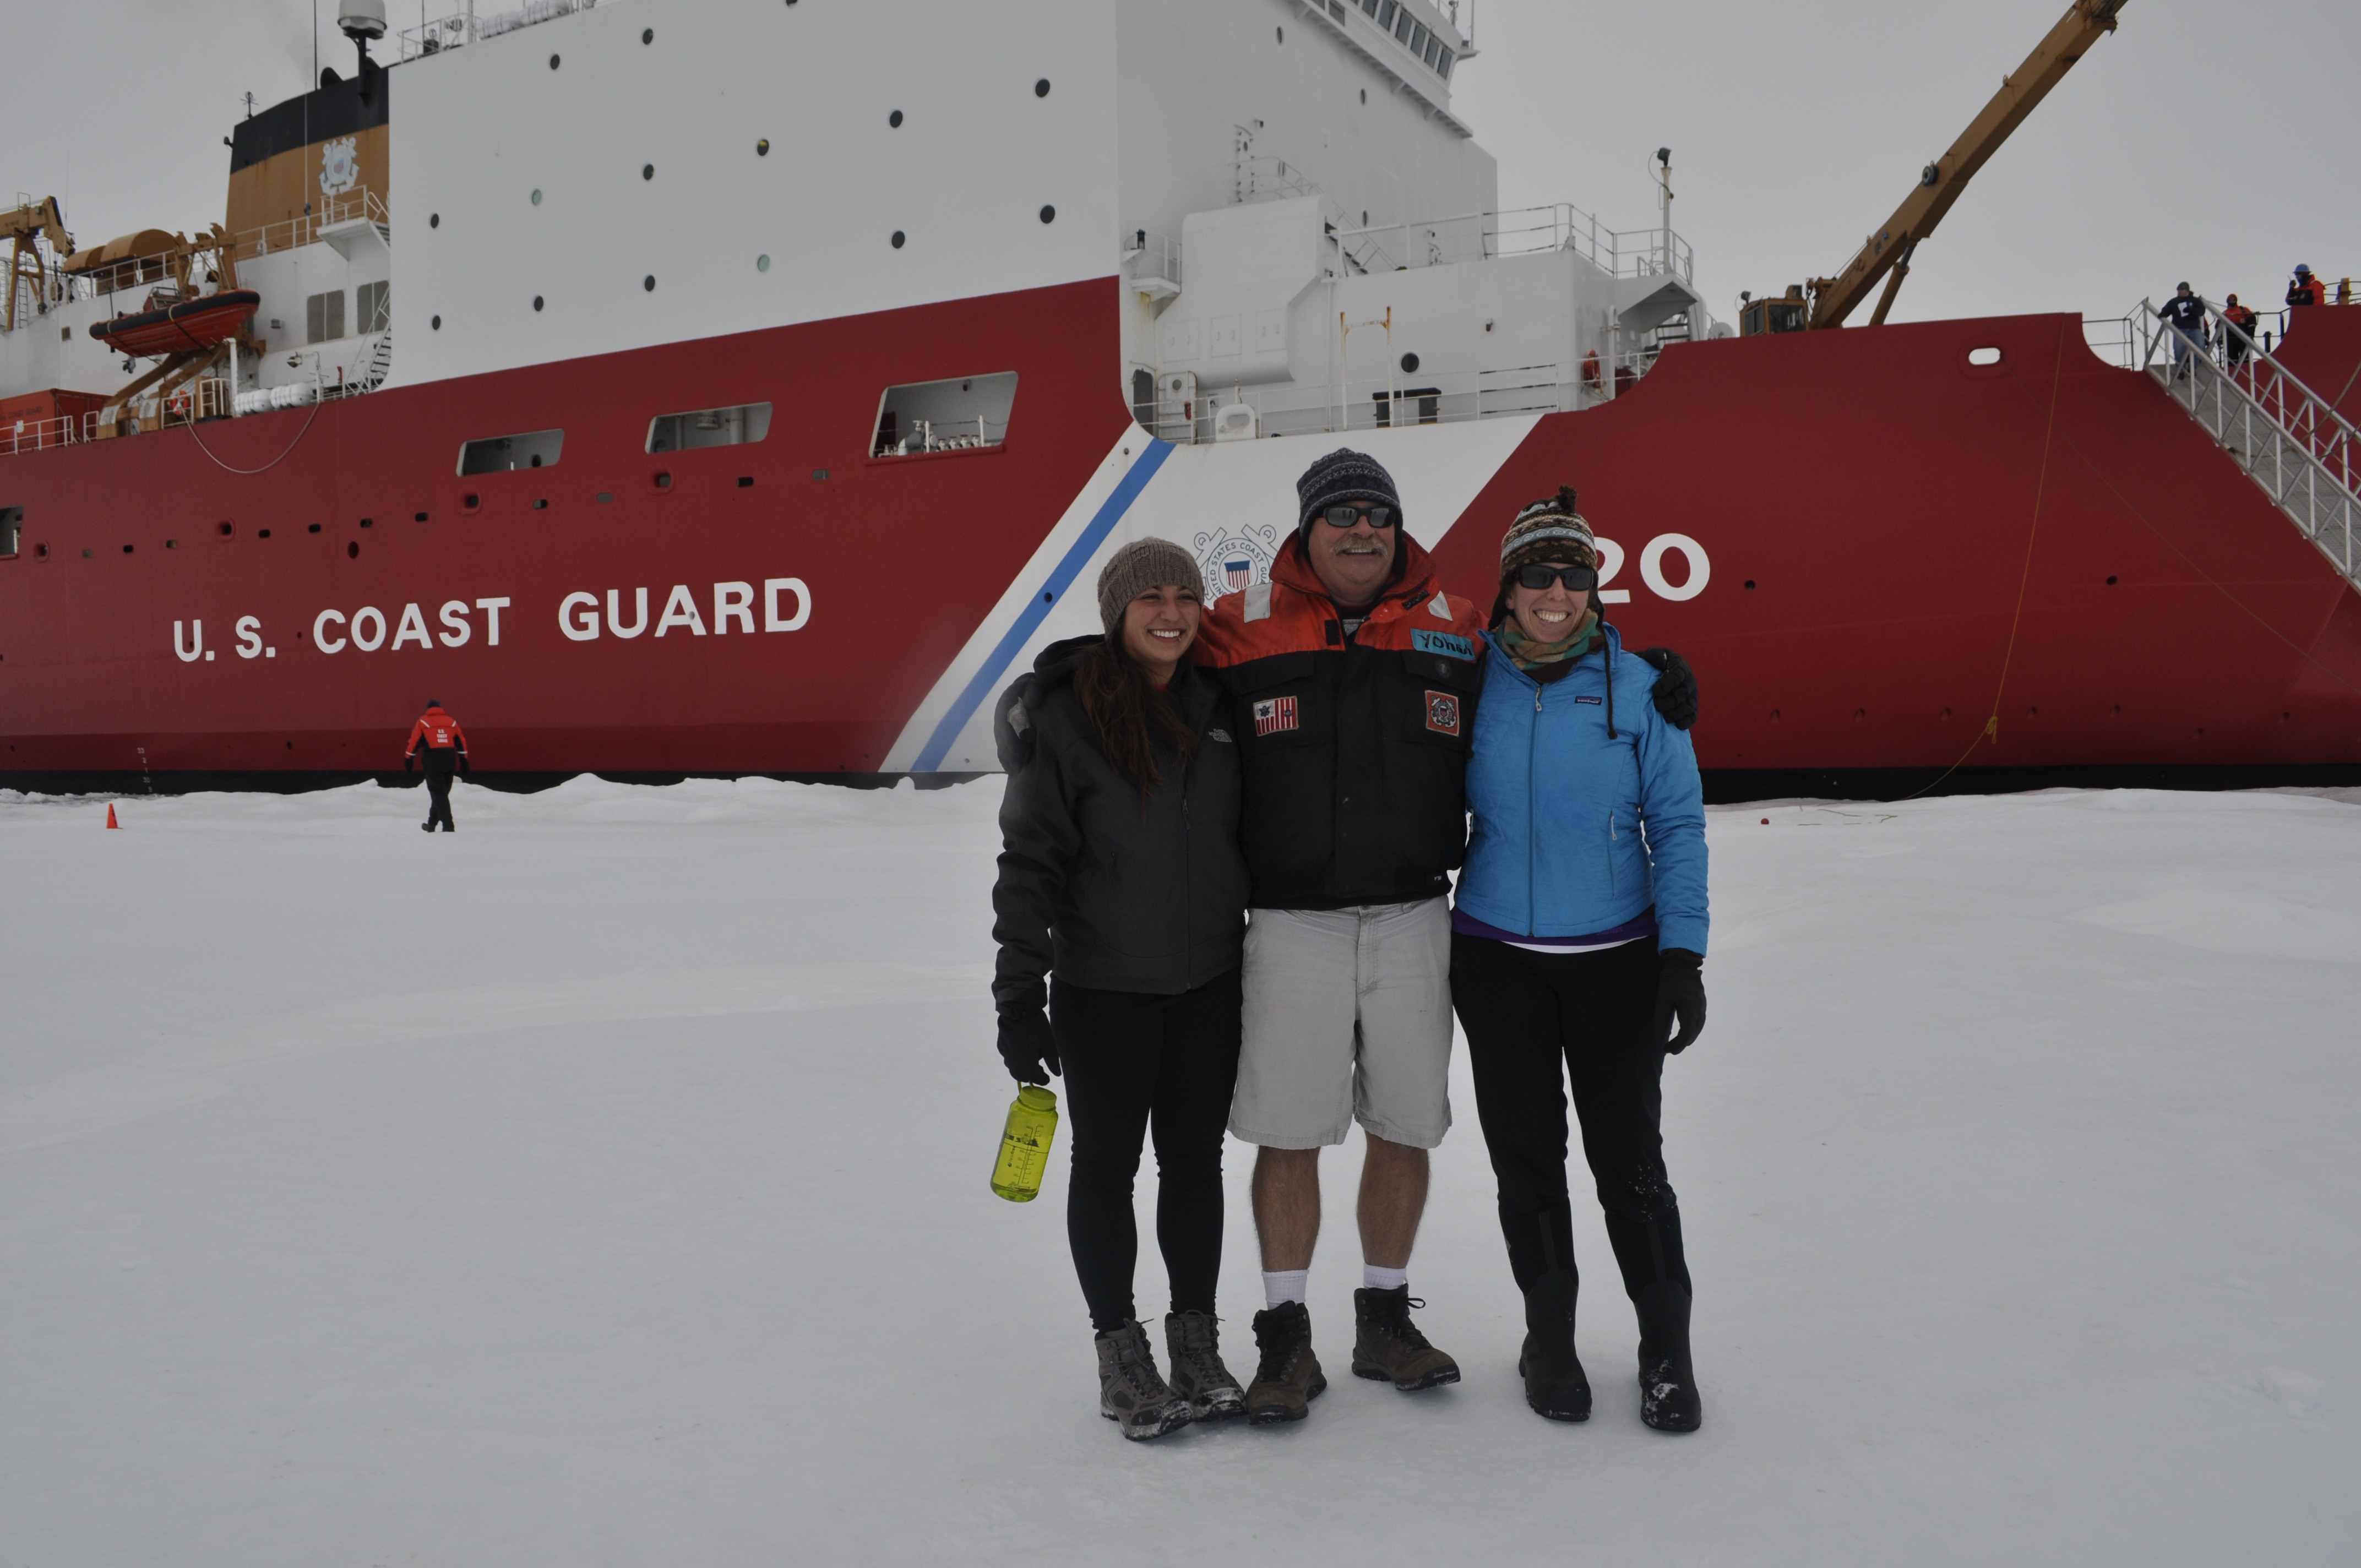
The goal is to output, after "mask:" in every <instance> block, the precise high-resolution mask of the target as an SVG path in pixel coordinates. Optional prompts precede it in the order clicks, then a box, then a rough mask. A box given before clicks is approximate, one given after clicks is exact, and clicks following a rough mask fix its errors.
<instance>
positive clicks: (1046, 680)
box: [1033, 632, 1106, 687]
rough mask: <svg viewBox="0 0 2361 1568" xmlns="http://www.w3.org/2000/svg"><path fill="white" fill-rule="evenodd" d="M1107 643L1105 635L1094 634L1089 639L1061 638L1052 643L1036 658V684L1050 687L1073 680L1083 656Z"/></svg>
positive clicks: (1034, 669)
mask: <svg viewBox="0 0 2361 1568" xmlns="http://www.w3.org/2000/svg"><path fill="white" fill-rule="evenodd" d="M1104 641H1106V635H1105V633H1104V632H1093V633H1092V634H1091V635H1089V636H1087V637H1066V638H1060V640H1059V641H1055V642H1052V643H1050V644H1049V646H1048V647H1047V648H1044V649H1042V650H1041V652H1039V653H1038V654H1037V655H1035V657H1034V660H1033V678H1034V681H1035V683H1036V684H1037V685H1041V686H1043V687H1049V686H1055V685H1064V684H1065V683H1066V682H1068V681H1071V680H1072V679H1073V678H1074V671H1075V670H1077V669H1078V668H1080V667H1081V665H1082V655H1083V654H1085V653H1087V652H1090V651H1091V650H1092V649H1093V648H1095V647H1097V646H1098V645H1099V644H1100V643H1102V642H1104Z"/></svg>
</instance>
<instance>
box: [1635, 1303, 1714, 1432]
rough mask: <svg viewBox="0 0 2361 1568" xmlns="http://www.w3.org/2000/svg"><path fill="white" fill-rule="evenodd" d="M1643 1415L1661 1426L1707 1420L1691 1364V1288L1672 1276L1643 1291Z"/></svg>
mask: <svg viewBox="0 0 2361 1568" xmlns="http://www.w3.org/2000/svg"><path fill="white" fill-rule="evenodd" d="M1633 1305H1634V1306H1636V1307H1638V1308H1639V1310H1640V1419H1641V1420H1643V1421H1645V1422H1647V1423H1648V1424H1649V1425H1650V1426H1652V1427H1653V1428H1655V1429H1656V1430H1657V1431H1697V1426H1698V1424H1699V1423H1700V1422H1702V1421H1703V1420H1704V1419H1705V1406H1704V1404H1703V1402H1702V1401H1701V1400H1699V1398H1697V1372H1696V1370H1695V1368H1693V1367H1692V1366H1691V1365H1689V1293H1688V1292H1687V1291H1686V1290H1684V1289H1682V1288H1680V1286H1679V1285H1678V1284H1676V1283H1675V1282H1674V1281H1672V1280H1670V1279H1659V1280H1657V1281H1656V1282H1655V1283H1654V1284H1653V1285H1650V1286H1648V1287H1647V1288H1645V1289H1643V1290H1642V1291H1641V1292H1640V1295H1639V1299H1637V1300H1636V1301H1635V1302H1634V1303H1633Z"/></svg>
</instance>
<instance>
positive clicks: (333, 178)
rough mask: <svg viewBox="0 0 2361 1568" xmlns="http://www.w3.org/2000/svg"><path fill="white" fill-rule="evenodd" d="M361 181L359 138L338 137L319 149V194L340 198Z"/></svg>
mask: <svg viewBox="0 0 2361 1568" xmlns="http://www.w3.org/2000/svg"><path fill="white" fill-rule="evenodd" d="M360 180H361V150H360V138H359V137H337V138H336V139H335V140H334V141H332V142H328V143H326V144H324V146H322V147H321V148H320V194H322V195H323V196H341V195H343V194H344V193H345V192H347V191H349V190H351V189H352V188H353V187H354V186H356V185H357V184H359V183H360Z"/></svg>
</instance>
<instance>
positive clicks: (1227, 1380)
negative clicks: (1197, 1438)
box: [1164, 1312, 1246, 1421]
mask: <svg viewBox="0 0 2361 1568" xmlns="http://www.w3.org/2000/svg"><path fill="white" fill-rule="evenodd" d="M1164 1351H1165V1354H1166V1356H1167V1357H1168V1363H1167V1364H1168V1365H1170V1367H1171V1368H1172V1392H1174V1393H1175V1394H1177V1395H1179V1396H1180V1398H1183V1399H1186V1400H1188V1401H1189V1413H1190V1414H1191V1415H1192V1416H1194V1417H1195V1418H1196V1419H1197V1420H1201V1421H1217V1420H1224V1419H1225V1418H1227V1417H1230V1416H1236V1415H1243V1414H1245V1413H1246V1390H1245V1389H1243V1388H1241V1387H1238V1380H1237V1379H1236V1378H1235V1377H1233V1376H1230V1369H1229V1368H1228V1367H1226V1366H1224V1365H1222V1351H1221V1338H1220V1329H1219V1327H1218V1326H1217V1325H1216V1324H1215V1323H1214V1321H1213V1314H1212V1313H1210V1312H1173V1313H1171V1314H1170V1315H1168V1316H1167V1317H1166V1318H1165V1320H1164Z"/></svg>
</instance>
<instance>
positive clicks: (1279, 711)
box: [1254, 696, 1458, 735]
mask: <svg viewBox="0 0 2361 1568" xmlns="http://www.w3.org/2000/svg"><path fill="white" fill-rule="evenodd" d="M1254 720H1255V733H1256V734H1257V735H1275V734H1277V733H1278V732H1279V731H1280V730H1282V729H1297V728H1299V726H1298V725H1297V723H1296V719H1295V699H1294V698H1293V697H1291V696H1267V697H1265V698H1263V699H1262V700H1261V701H1260V702H1257V703H1256V704H1255V705H1254ZM1453 733H1454V734H1456V733H1458V731H1456V730H1454V731H1453Z"/></svg>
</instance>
